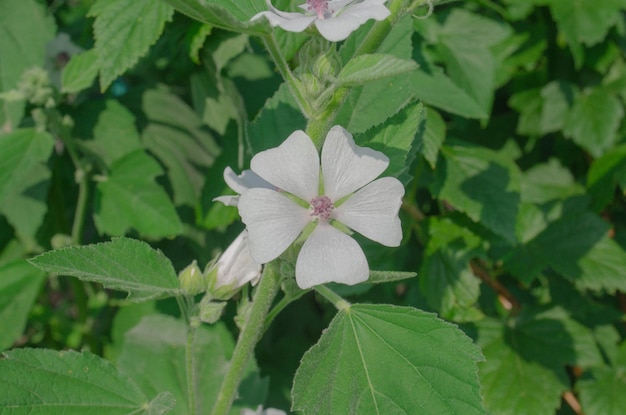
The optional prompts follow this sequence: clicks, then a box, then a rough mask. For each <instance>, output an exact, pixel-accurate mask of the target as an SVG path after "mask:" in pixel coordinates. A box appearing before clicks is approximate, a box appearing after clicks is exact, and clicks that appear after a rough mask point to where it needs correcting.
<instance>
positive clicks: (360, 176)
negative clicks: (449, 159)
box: [238, 126, 404, 288]
mask: <svg viewBox="0 0 626 415" xmlns="http://www.w3.org/2000/svg"><path fill="white" fill-rule="evenodd" d="M388 165H389V159H388V158H387V157H386V156H385V155H384V154H383V153H381V152H379V151H375V150H372V149H370V148H365V147H359V146H357V145H356V144H355V143H354V140H353V139H352V135H350V133H349V132H348V131H346V130H345V129H344V128H342V127H340V126H335V127H333V128H332V129H331V130H330V132H329V133H328V135H327V137H326V141H325V143H324V147H323V149H322V155H321V176H320V157H319V155H318V153H317V150H316V148H315V145H314V144H313V142H312V141H311V139H310V138H309V136H307V135H306V134H305V133H304V132H303V131H296V132H294V133H292V134H291V135H290V136H289V137H288V138H287V140H285V142H284V143H282V144H281V145H280V146H278V147H276V148H273V149H270V150H266V151H263V152H261V153H258V154H257V155H255V156H254V157H253V158H252V161H251V163H250V166H251V170H252V172H253V173H255V174H256V175H257V176H259V177H260V178H262V179H263V180H264V181H265V182H267V183H271V184H272V185H273V187H274V188H267V187H249V188H247V189H245V190H243V192H242V194H241V196H239V201H238V208H239V213H240V215H241V218H242V220H243V222H244V223H245V224H246V226H247V229H248V233H249V243H250V253H251V255H252V258H253V259H254V260H255V261H256V262H258V263H261V264H265V263H267V262H270V261H272V260H273V259H275V258H277V257H278V256H279V255H280V254H282V253H283V252H284V251H285V250H286V249H287V248H288V247H289V246H290V245H291V244H292V243H293V242H294V241H295V240H296V238H298V236H299V235H300V233H301V232H302V231H303V230H304V228H305V227H306V226H307V225H308V224H310V223H311V222H313V223H314V225H313V226H314V229H313V231H312V232H311V234H310V235H309V237H308V238H307V239H306V241H305V242H304V245H303V246H302V249H301V251H300V254H299V255H298V259H297V261H296V282H297V283H298V286H299V287H300V288H309V287H312V286H314V285H318V284H323V283H326V282H330V281H335V282H341V283H344V284H349V285H353V284H357V283H359V282H363V281H365V280H367V278H368V276H369V267H368V264H367V259H366V258H365V254H364V253H363V250H362V249H361V248H360V247H359V245H358V244H357V243H356V241H355V240H354V239H352V238H351V237H350V236H348V235H347V234H345V233H344V232H342V231H340V230H339V229H337V228H336V227H334V226H332V224H333V222H335V221H336V222H339V223H341V224H343V225H345V226H347V227H349V228H351V229H352V230H355V231H357V232H359V233H360V234H362V235H363V236H366V237H367V238H369V239H371V240H373V241H376V242H379V243H381V244H383V245H386V246H398V245H399V244H400V241H401V240H402V228H401V225H400V219H399V218H398V210H399V208H400V204H401V202H402V196H403V195H404V187H403V186H402V183H400V181H398V180H397V179H396V178H393V177H384V178H380V179H377V180H374V179H376V178H377V177H378V176H379V175H380V174H381V173H382V172H383V171H384V170H385V169H386V168H387V166H388ZM242 176H243V175H242ZM320 179H321V180H320ZM372 180H373V181H372Z"/></svg>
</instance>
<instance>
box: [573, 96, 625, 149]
mask: <svg viewBox="0 0 626 415" xmlns="http://www.w3.org/2000/svg"><path fill="white" fill-rule="evenodd" d="M623 116H624V108H623V106H622V103H621V102H620V100H619V99H618V98H617V97H616V96H615V95H614V94H613V93H611V92H609V91H607V90H606V89H603V88H594V89H592V90H590V91H587V92H585V93H582V94H579V95H578V96H577V97H576V99H575V101H574V106H573V107H572V109H571V111H570V112H569V114H568V116H567V117H566V120H565V125H564V129H563V134H565V135H566V136H567V137H570V138H572V139H573V140H574V141H575V142H576V143H577V144H579V145H580V146H581V147H583V148H584V149H586V150H587V151H589V152H590V153H591V155H593V156H595V157H599V156H601V155H602V154H603V153H604V152H605V151H606V150H607V149H608V148H610V147H611V146H612V145H613V144H614V143H615V140H616V139H617V129H618V127H619V125H620V123H621V120H622V118H623Z"/></svg>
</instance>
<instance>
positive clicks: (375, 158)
mask: <svg viewBox="0 0 626 415" xmlns="http://www.w3.org/2000/svg"><path fill="white" fill-rule="evenodd" d="M388 165H389V159H388V158H387V156H385V155H384V154H383V153H381V152H380V151H376V150H372V149H371V148H366V147H359V146H357V145H356V144H355V143H354V140H353V139H352V135H351V134H350V133H349V132H348V131H347V130H346V129H344V128H343V127H341V126H338V125H336V126H334V127H333V128H331V129H330V131H329V132H328V135H327V136H326V141H325V142H324V148H323V149H322V174H323V175H324V194H325V195H326V196H328V197H329V198H330V199H331V200H332V201H337V200H339V199H341V198H342V197H344V196H346V195H349V194H350V193H352V192H354V191H356V190H358V189H360V188H361V187H363V186H365V185H366V184H368V183H369V182H371V181H372V180H374V179H375V178H376V177H378V176H379V175H380V174H381V173H382V172H383V171H384V170H385V169H386V168H387V166H388Z"/></svg>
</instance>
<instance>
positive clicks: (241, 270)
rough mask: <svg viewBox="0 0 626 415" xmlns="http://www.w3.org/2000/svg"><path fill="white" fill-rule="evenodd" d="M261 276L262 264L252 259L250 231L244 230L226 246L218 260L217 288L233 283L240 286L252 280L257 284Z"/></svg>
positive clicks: (236, 286) (235, 286)
mask: <svg viewBox="0 0 626 415" xmlns="http://www.w3.org/2000/svg"><path fill="white" fill-rule="evenodd" d="M260 277H261V264H259V263H257V262H255V261H254V259H252V256H251V255H250V249H249V245H248V232H247V231H246V230H244V231H243V232H241V233H240V234H239V236H237V238H235V240H234V241H233V242H232V243H231V244H230V245H229V246H228V248H226V250H225V251H224V253H223V254H222V255H221V256H220V259H219V260H218V261H217V283H216V285H215V288H219V287H222V286H225V285H232V286H233V287H234V288H239V287H241V286H242V285H244V284H246V283H248V282H251V283H252V285H256V283H257V282H258V281H259V278H260Z"/></svg>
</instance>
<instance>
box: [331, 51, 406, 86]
mask: <svg viewBox="0 0 626 415" xmlns="http://www.w3.org/2000/svg"><path fill="white" fill-rule="evenodd" d="M416 69H417V64H416V63H415V61H412V60H408V59H399V58H396V57H395V56H393V55H387V54H384V53H372V54H365V55H360V56H357V57H356V58H354V59H351V60H350V61H348V63H347V64H346V66H344V67H343V68H342V69H341V72H339V75H337V81H338V84H339V85H341V86H356V85H364V84H366V83H368V82H371V81H375V80H377V79H382V78H386V77H389V76H396V75H400V74H404V73H406V72H411V71H414V70H416Z"/></svg>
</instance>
